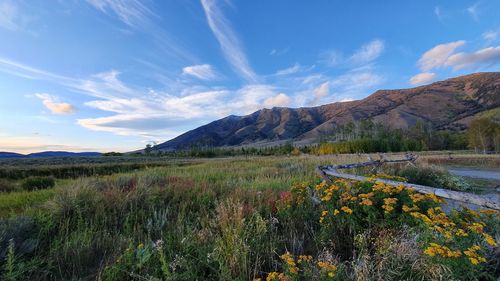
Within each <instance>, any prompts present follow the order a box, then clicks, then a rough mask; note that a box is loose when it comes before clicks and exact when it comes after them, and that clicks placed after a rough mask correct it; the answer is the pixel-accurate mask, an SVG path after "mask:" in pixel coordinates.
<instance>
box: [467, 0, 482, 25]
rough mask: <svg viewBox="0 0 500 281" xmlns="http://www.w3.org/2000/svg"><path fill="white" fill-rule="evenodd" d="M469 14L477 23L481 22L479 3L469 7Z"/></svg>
mask: <svg viewBox="0 0 500 281" xmlns="http://www.w3.org/2000/svg"><path fill="white" fill-rule="evenodd" d="M466 11H467V13H469V15H470V16H471V17H472V19H474V20H475V21H479V2H476V3H474V4H473V5H471V6H469V7H467V9H466Z"/></svg>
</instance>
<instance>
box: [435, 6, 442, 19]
mask: <svg viewBox="0 0 500 281" xmlns="http://www.w3.org/2000/svg"><path fill="white" fill-rule="evenodd" d="M434 14H435V15H436V17H437V18H438V20H440V21H442V20H443V13H442V11H441V8H440V7H439V6H436V7H434Z"/></svg>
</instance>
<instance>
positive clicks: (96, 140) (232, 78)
mask: <svg viewBox="0 0 500 281" xmlns="http://www.w3.org/2000/svg"><path fill="white" fill-rule="evenodd" d="M38 3H39V5H32V4H33V3H27V2H26V1H12V0H0V37H1V38H2V39H3V40H2V41H3V44H0V92H1V93H2V100H3V101H2V103H0V118H1V120H2V121H0V151H5V152H15V153H21V154H29V153H32V152H40V151H70V152H94V151H96V152H109V151H117V152H128V151H134V150H137V149H142V148H144V146H145V145H146V144H147V143H151V142H164V141H167V140H169V139H172V138H175V137H176V136H178V135H180V134H182V133H184V132H187V131H189V130H192V129H194V128H196V127H199V126H201V125H204V124H206V123H209V122H212V121H214V120H217V119H220V118H223V117H226V116H229V115H238V116H242V115H246V114H249V113H252V112H255V111H257V110H259V109H262V108H272V107H293V108H298V107H310V106H318V105H323V104H329V103H333V102H343V101H351V100H359V99H363V98H365V97H366V96H368V95H370V94H372V93H373V92H375V91H376V90H379V89H406V88H412V87H415V86H420V85H424V84H430V83H432V82H435V81H440V80H446V79H448V78H452V77H457V76H462V75H466V74H471V73H476V72H498V71H500V20H499V19H498V15H497V14H496V13H495V12H494V11H495V10H496V11H498V10H500V2H498V1H493V0H489V1H453V3H440V4H439V5H436V4H431V3H421V1H418V2H414V3H402V2H399V1H390V2H389V4H388V5H386V6H384V7H380V5H377V3H371V2H369V3H366V2H363V3H362V7H363V9H359V6H361V5H359V4H360V2H359V1H354V2H352V3H334V2H331V1H323V2H315V3H308V5H301V4H299V3H298V2H297V3H295V2H292V3H290V2H287V1H284V0H282V1H273V2H267V1H252V2H242V1H240V2H237V1H216V0H201V1H182V2H181V3H178V2H174V1H161V2H160V1H139V0H130V1H126V2H121V1H113V0H87V1H82V2H74V1H54V2H50V3H49V4H47V3H46V2H44V1H40V2H38ZM385 3H387V2H385ZM30 4H31V5H30ZM284 7H286V8H284ZM367 24H368V25H369V28H367ZM395 27H397V28H395Z"/></svg>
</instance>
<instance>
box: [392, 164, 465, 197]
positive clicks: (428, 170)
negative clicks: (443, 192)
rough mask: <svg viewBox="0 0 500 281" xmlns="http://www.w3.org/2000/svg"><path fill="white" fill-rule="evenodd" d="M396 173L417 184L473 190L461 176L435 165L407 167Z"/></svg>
mask: <svg viewBox="0 0 500 281" xmlns="http://www.w3.org/2000/svg"><path fill="white" fill-rule="evenodd" d="M396 174H397V175H398V176H401V177H404V178H406V179H407V180H408V182H411V183H415V184H421V185H427V186H433V187H437V188H445V189H451V190H459V191H469V190H471V187H470V186H469V185H468V184H467V183H466V182H465V181H464V180H462V179H461V178H460V177H458V176H454V175H452V174H450V173H449V172H447V171H445V170H442V169H439V168H437V167H434V166H425V167H422V166H419V167H405V168H403V169H401V170H399V171H397V172H396Z"/></svg>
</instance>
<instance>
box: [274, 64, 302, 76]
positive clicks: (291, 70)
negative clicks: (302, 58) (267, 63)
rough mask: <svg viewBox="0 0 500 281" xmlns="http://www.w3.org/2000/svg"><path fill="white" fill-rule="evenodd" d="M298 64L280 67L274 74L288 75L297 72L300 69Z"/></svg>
mask: <svg viewBox="0 0 500 281" xmlns="http://www.w3.org/2000/svg"><path fill="white" fill-rule="evenodd" d="M300 68H301V67H300V64H298V63H295V64H294V65H292V66H290V67H287V68H284V69H280V70H278V71H276V74H275V75H277V76H282V75H290V74H295V73H297V72H299V71H300Z"/></svg>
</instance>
